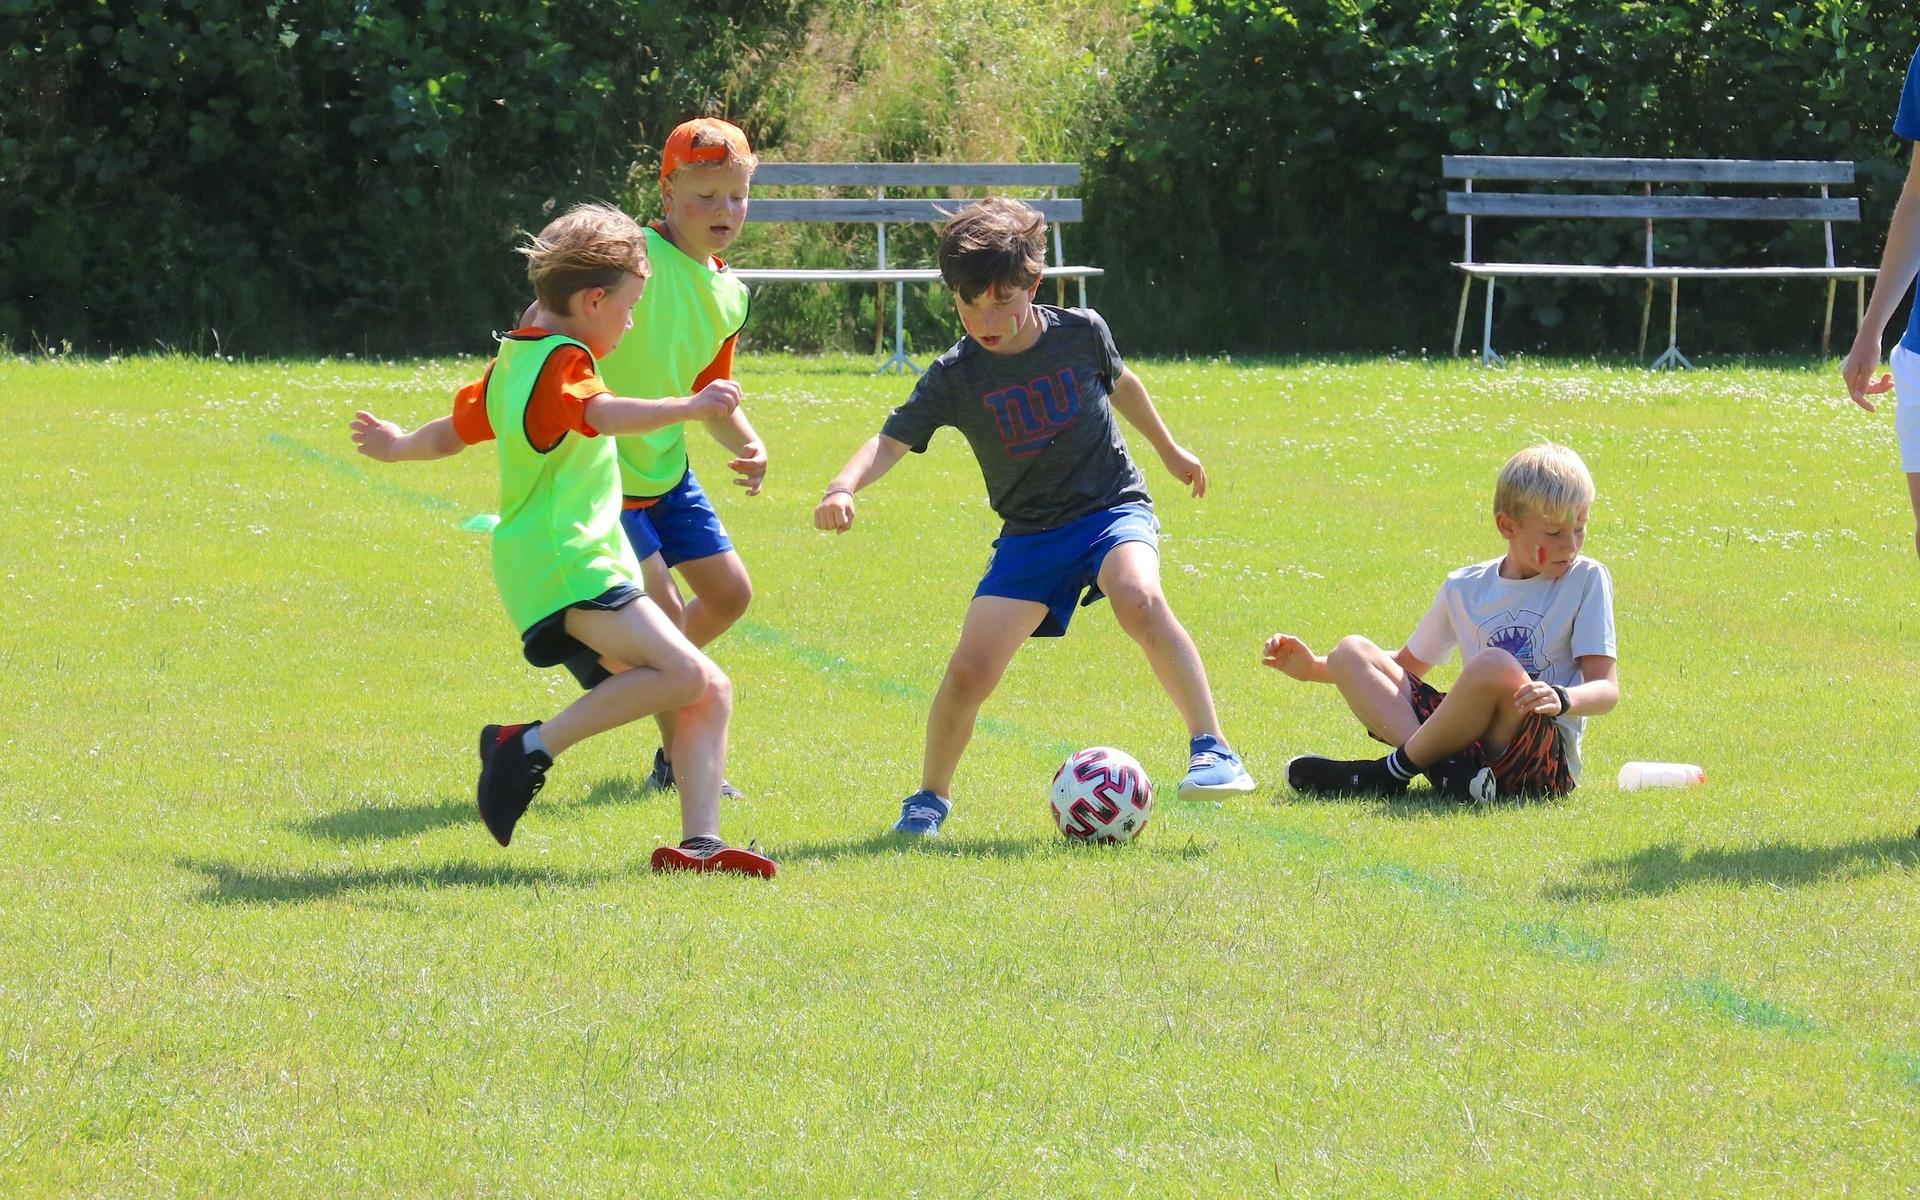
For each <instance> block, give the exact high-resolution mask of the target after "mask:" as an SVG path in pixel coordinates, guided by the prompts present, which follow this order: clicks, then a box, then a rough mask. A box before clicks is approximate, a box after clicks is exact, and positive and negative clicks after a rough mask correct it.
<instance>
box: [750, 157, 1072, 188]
mask: <svg viewBox="0 0 1920 1200" xmlns="http://www.w3.org/2000/svg"><path fill="white" fill-rule="evenodd" d="M753 182H754V183H756V184H763V183H764V184H783V185H784V184H802V185H812V186H815V187H876V186H879V187H1078V186H1079V185H1080V164H1079V163H812V162H806V163H761V164H760V167H759V169H758V170H756V171H755V172H754V173H753Z"/></svg>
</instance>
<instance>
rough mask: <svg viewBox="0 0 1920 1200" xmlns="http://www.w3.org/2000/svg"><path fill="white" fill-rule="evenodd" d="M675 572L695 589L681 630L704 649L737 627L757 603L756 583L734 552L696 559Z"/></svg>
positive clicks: (728, 551) (682, 619)
mask: <svg viewBox="0 0 1920 1200" xmlns="http://www.w3.org/2000/svg"><path fill="white" fill-rule="evenodd" d="M675 569H676V570H678V571H679V572H680V577H681V578H682V579H685V580H686V581H687V586H688V587H689V588H691V589H693V599H691V600H689V601H687V603H686V611H685V614H684V615H683V616H682V617H681V618H680V628H682V629H684V630H686V633H687V640H688V641H690V642H692V643H693V644H694V645H696V646H701V647H704V646H706V645H708V644H709V643H711V642H712V641H713V640H714V639H715V638H717V637H719V636H720V635H721V634H723V633H725V632H726V631H727V630H729V629H731V628H733V623H734V622H735V621H738V620H739V619H740V618H741V617H743V616H745V615H746V612H747V606H748V605H749V604H751V603H753V581H752V580H751V579H749V578H748V577H747V564H745V563H743V562H741V561H740V555H739V554H737V553H735V552H734V551H732V550H723V551H721V552H720V553H719V554H710V555H708V556H707V557H705V558H696V559H692V560H690V561H688V562H683V563H681V564H680V565H679V566H678V567H677V568H675Z"/></svg>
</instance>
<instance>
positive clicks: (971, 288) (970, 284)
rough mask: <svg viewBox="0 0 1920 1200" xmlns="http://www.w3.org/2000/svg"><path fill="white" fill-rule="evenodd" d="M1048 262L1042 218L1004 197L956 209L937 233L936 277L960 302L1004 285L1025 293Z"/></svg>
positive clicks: (1037, 212)
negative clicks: (938, 259) (937, 276)
mask: <svg viewBox="0 0 1920 1200" xmlns="http://www.w3.org/2000/svg"><path fill="white" fill-rule="evenodd" d="M1046 265H1047V219H1046V218H1045V217H1043V216H1041V215H1040V213H1039V211H1038V210H1037V209H1034V208H1031V207H1029V206H1027V205H1025V204H1022V203H1021V202H1020V201H1018V200H1015V199H1013V198H1011V197H1008V196H989V197H987V198H986V199H985V200H981V201H979V202H978V203H975V204H969V205H967V207H965V208H963V209H961V210H960V211H959V212H958V213H957V214H955V216H954V217H953V219H952V220H950V221H948V222H947V224H946V228H945V229H943V230H941V232H940V278H941V280H942V281H943V282H945V283H946V285H947V286H948V287H950V288H952V289H953V291H954V294H955V295H957V296H959V297H960V299H961V300H963V301H965V302H967V303H972V302H973V298H974V297H975V296H978V295H980V294H981V293H983V292H988V291H998V290H999V289H1001V288H1008V289H1011V290H1013V291H1016V292H1024V291H1026V290H1027V289H1028V288H1030V287H1032V286H1033V285H1034V283H1035V281H1037V280H1038V279H1039V278H1040V272H1041V270H1042V269H1044V268H1045V267H1046Z"/></svg>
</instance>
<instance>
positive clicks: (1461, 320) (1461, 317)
mask: <svg viewBox="0 0 1920 1200" xmlns="http://www.w3.org/2000/svg"><path fill="white" fill-rule="evenodd" d="M1472 290H1473V276H1471V275H1469V276H1467V277H1466V278H1465V279H1462V280H1461V281H1460V311H1459V313H1458V314H1456V315H1455V316H1454V318H1453V356H1454V357H1455V358H1459V357H1460V337H1461V335H1462V334H1464V333H1465V332H1466V331H1467V293H1469V292H1471V291H1472Z"/></svg>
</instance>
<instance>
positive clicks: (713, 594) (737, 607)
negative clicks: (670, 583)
mask: <svg viewBox="0 0 1920 1200" xmlns="http://www.w3.org/2000/svg"><path fill="white" fill-rule="evenodd" d="M700 603H701V604H703V605H705V606H706V609H707V612H708V614H709V615H710V616H711V617H712V618H713V619H714V620H716V621H718V622H720V623H721V624H723V625H732V624H733V623H734V622H735V621H738V620H739V619H740V618H741V617H743V616H745V615H746V614H747V606H748V605H749V604H752V603H753V581H752V580H751V579H748V578H747V577H746V576H745V575H740V576H738V577H737V578H733V579H729V580H727V582H726V583H725V584H724V585H722V586H720V587H717V588H714V589H712V590H711V591H709V592H707V593H706V594H704V595H702V596H701V597H700Z"/></svg>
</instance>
